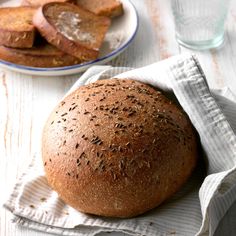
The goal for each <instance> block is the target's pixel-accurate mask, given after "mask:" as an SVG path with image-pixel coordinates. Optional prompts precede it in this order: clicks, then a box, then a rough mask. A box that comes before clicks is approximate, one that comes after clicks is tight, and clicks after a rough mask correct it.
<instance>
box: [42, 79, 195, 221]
mask: <svg viewBox="0 0 236 236" xmlns="http://www.w3.org/2000/svg"><path fill="white" fill-rule="evenodd" d="M42 155H43V163H44V168H45V172H46V176H47V179H48V183H49V185H50V186H51V187H52V188H53V189H54V190H55V191H57V192H58V194H59V196H60V197H61V198H62V199H63V200H64V201H65V202H66V203H67V204H69V205H71V206H72V207H74V208H75V209H77V210H79V211H81V212H85V213H91V214H96V215H101V216H111V217H132V216H136V215H139V214H142V213H144V212H146V211H148V210H150V209H152V208H155V207H156V206H158V205H159V204H161V203H162V202H163V201H165V200H166V199H167V198H169V197H170V196H171V195H172V194H174V193H175V192H176V191H177V190H178V189H179V188H180V187H181V186H182V185H183V183H185V182H186V180H187V179H188V177H189V176H190V174H191V172H192V170H193V169H194V167H195V165H196V161H197V140H196V136H195V132H194V129H193V127H192V125H191V123H190V121H189V119H188V117H187V116H186V114H185V113H184V112H183V111H182V110H181V109H180V108H179V107H177V106H176V105H175V104H173V102H171V101H170V100H169V99H167V98H166V97H165V96H164V95H163V94H162V93H161V92H159V91H156V90H155V89H153V88H152V87H150V86H148V85H145V84H142V83H139V82H136V81H132V80H126V79H125V80H118V79H110V80H101V81H97V82H95V83H93V84H89V85H86V86H83V87H80V88H79V89H77V90H76V91H75V92H73V93H72V94H70V95H69V96H68V97H66V98H65V99H64V101H62V102H61V103H60V104H59V105H58V106H57V107H56V108H55V110H54V111H53V112H52V114H51V115H50V117H49V119H48V121H47V122H46V125H45V128H44V133H43V139H42Z"/></svg>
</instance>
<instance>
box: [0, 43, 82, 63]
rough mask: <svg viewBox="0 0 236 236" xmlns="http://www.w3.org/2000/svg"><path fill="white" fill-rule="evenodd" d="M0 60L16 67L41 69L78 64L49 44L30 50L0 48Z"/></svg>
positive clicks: (76, 60) (77, 61)
mask: <svg viewBox="0 0 236 236" xmlns="http://www.w3.org/2000/svg"><path fill="white" fill-rule="evenodd" d="M0 59H1V60H4V61H8V62H12V63H15V64H18V65H24V66H31V67H43V68H49V67H63V66H70V65H75V64H79V63H80V61H79V60H78V59H77V58H76V57H73V56H70V55H68V54H65V53H64V52H61V51H59V50H58V49H57V48H55V47H53V46H51V45H49V44H45V45H41V46H38V47H33V48H30V49H15V48H8V47H5V46H0Z"/></svg>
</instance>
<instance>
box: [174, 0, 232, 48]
mask: <svg viewBox="0 0 236 236" xmlns="http://www.w3.org/2000/svg"><path fill="white" fill-rule="evenodd" d="M229 2H230V0H171V6H172V12H173V16H174V21H175V31H176V39H177V41H178V42H179V43H180V44H181V45H183V46H185V47H189V48H193V49H198V50H203V49H210V48H216V47H218V46H220V45H221V44H222V43H223V41H224V23H225V19H226V15H227V11H228V6H229Z"/></svg>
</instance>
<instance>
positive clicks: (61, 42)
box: [33, 3, 110, 61]
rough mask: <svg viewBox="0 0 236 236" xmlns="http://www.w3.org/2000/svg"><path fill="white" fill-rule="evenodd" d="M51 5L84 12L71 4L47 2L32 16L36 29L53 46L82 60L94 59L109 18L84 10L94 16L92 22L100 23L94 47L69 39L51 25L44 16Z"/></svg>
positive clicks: (91, 16)
mask: <svg viewBox="0 0 236 236" xmlns="http://www.w3.org/2000/svg"><path fill="white" fill-rule="evenodd" d="M53 7H61V8H62V9H63V10H62V12H63V11H64V9H65V7H67V9H71V11H74V9H76V10H77V11H79V12H80V13H81V12H85V10H83V9H80V8H79V7H77V6H74V5H71V4H69V3H48V4H45V5H44V6H42V7H40V8H39V9H38V10H37V12H36V14H35V15H34V18H33V23H34V25H35V26H36V28H37V29H38V31H39V32H40V34H41V35H42V36H43V37H44V38H45V39H46V40H47V41H48V42H49V43H50V44H52V45H54V46H55V47H57V48H59V49H60V50H62V51H64V52H66V53H68V54H70V55H72V56H75V57H77V58H78V59H80V60H82V61H90V60H94V59H96V58H97V57H98V54H99V48H100V46H101V44H102V42H103V39H104V37H105V33H106V31H107V29H108V27H109V25H110V20H109V18H105V17H102V18H98V16H95V15H94V14H92V13H90V12H88V11H87V12H86V14H88V15H89V16H90V18H94V20H93V21H92V22H93V23H95V21H97V20H99V21H100V22H101V25H102V29H101V33H100V35H99V37H97V38H96V39H95V40H96V41H97V42H96V47H94V46H93V45H92V46H90V45H86V44H83V43H81V42H80V41H79V40H78V41H74V40H71V39H69V38H68V37H66V36H65V35H63V34H62V33H61V32H60V31H59V30H58V29H57V27H56V26H55V25H53V24H52V22H50V21H49V20H48V18H47V17H46V16H45V13H46V12H47V10H48V9H49V8H53ZM65 11H66V10H65ZM91 14H92V15H91ZM81 21H84V19H82V20H81ZM91 24H92V23H91Z"/></svg>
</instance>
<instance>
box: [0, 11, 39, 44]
mask: <svg viewBox="0 0 236 236" xmlns="http://www.w3.org/2000/svg"><path fill="white" fill-rule="evenodd" d="M35 11H36V9H35V8H32V7H8V8H0V18H1V21H0V45H4V46H7V47H14V48H31V47H32V46H33V43H34V40H35V34H36V31H35V27H34V26H33V24H32V18H33V14H34V13H35ZM12 15H14V16H15V17H11V16H12ZM19 21H21V23H20V24H19ZM18 24H19V25H18Z"/></svg>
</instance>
